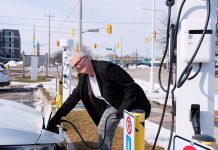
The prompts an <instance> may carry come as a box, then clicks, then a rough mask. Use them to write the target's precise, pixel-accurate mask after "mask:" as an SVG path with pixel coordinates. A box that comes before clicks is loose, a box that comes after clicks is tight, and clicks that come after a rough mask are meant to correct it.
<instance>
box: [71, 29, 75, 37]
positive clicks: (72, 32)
mask: <svg viewBox="0 0 218 150" xmlns="http://www.w3.org/2000/svg"><path fill="white" fill-rule="evenodd" d="M71 36H72V37H74V36H75V32H74V29H73V28H72V30H71Z"/></svg>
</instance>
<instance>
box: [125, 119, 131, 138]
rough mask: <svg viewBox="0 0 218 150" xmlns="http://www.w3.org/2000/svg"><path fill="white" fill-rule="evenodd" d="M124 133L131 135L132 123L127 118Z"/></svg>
mask: <svg viewBox="0 0 218 150" xmlns="http://www.w3.org/2000/svg"><path fill="white" fill-rule="evenodd" d="M126 131H127V133H128V134H129V135H130V134H131V133H132V123H131V118H130V117H129V116H128V117H127V118H126Z"/></svg>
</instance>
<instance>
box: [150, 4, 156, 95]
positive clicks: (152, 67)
mask: <svg viewBox="0 0 218 150" xmlns="http://www.w3.org/2000/svg"><path fill="white" fill-rule="evenodd" d="M154 25H155V0H153V13H152V38H151V70H150V90H151V91H154V32H155V27H154Z"/></svg>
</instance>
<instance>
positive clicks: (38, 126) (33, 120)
mask: <svg viewBox="0 0 218 150" xmlns="http://www.w3.org/2000/svg"><path fill="white" fill-rule="evenodd" d="M42 127H43V117H42V114H41V113H40V112H38V111H37V110H35V109H34V108H32V107H29V106H26V105H24V104H21V103H17V102H14V101H9V100H3V99H0V133H1V134H0V145H23V144H40V143H61V142H63V141H64V139H63V137H61V136H60V135H58V134H55V133H52V132H49V131H46V130H43V129H42Z"/></svg>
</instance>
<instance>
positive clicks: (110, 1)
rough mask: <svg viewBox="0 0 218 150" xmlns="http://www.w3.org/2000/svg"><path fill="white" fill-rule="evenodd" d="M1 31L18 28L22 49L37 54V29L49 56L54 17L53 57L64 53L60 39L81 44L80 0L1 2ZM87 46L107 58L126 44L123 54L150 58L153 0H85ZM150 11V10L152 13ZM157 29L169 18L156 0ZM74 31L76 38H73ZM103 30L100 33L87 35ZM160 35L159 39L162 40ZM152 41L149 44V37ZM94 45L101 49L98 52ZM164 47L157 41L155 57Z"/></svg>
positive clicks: (43, 47)
mask: <svg viewBox="0 0 218 150" xmlns="http://www.w3.org/2000/svg"><path fill="white" fill-rule="evenodd" d="M0 2H1V9H0V14H1V15H0V28H1V29H18V30H19V31H20V35H21V49H22V51H25V53H26V54H33V26H35V38H36V42H39V43H40V45H41V46H40V53H41V54H45V53H48V35H49V34H48V17H46V16H48V15H49V14H50V15H51V16H52V17H51V54H52V53H55V52H57V51H58V50H62V48H60V47H57V46H56V44H55V43H56V41H57V40H59V39H72V38H73V40H74V44H76V43H78V29H79V23H78V21H79V0H40V1H37V0H7V1H5V0H0ZM82 6H83V11H82V12H83V14H82V15H83V31H84V33H83V34H82V36H83V44H84V45H86V46H87V47H90V49H92V53H93V54H98V55H106V54H112V53H113V52H112V51H108V50H106V48H112V49H114V48H116V54H117V55H118V56H120V55H121V50H120V49H119V48H117V43H118V42H121V41H122V54H123V56H124V55H132V54H133V53H135V52H136V50H137V53H138V54H139V56H144V57H150V54H151V35H152V34H151V33H152V31H151V30H152V10H151V9H152V1H151V0H134V1H133V0H119V1H117V0H91V1H89V0H83V3H82ZM149 9H150V10H149ZM155 10H157V11H155V27H156V28H159V27H161V26H163V23H161V21H160V19H161V18H163V16H164V15H166V10H167V7H166V5H165V1H163V0H155ZM107 24H112V34H111V35H108V34H107V33H106V26H107ZM72 28H73V29H74V30H75V36H74V37H72V36H71V30H72ZM97 28H98V29H100V31H99V33H88V32H85V31H87V29H97ZM158 34H160V33H157V38H158ZM146 37H148V38H149V42H148V43H147V44H146V42H145V38H146ZM94 43H96V44H97V48H96V49H94V48H93V45H94ZM161 56H162V49H161V46H160V45H159V44H158V43H157V41H155V48H154V57H161Z"/></svg>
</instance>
